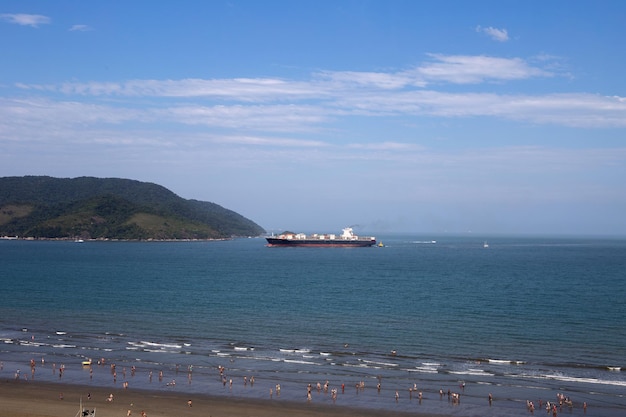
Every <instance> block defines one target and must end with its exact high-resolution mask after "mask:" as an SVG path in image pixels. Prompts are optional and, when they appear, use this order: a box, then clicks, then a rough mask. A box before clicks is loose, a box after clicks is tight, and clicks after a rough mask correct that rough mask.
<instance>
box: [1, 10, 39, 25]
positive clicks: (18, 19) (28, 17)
mask: <svg viewBox="0 0 626 417" xmlns="http://www.w3.org/2000/svg"><path fill="white" fill-rule="evenodd" d="M0 19H2V20H5V21H7V22H9V23H15V24H17V25H22V26H32V27H34V28H36V27H39V25H45V24H48V23H50V22H51V19H50V18H49V17H47V16H42V15H40V14H24V13H17V14H11V13H4V14H0Z"/></svg>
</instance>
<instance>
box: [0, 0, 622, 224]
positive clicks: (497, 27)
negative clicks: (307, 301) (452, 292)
mask: <svg viewBox="0 0 626 417" xmlns="http://www.w3.org/2000/svg"><path fill="white" fill-rule="evenodd" d="M625 42H626V2H624V1H621V0H616V1H609V0H604V1H603V0H598V1H591V0H590V1H584V0H578V1H571V0H554V1H542V0H524V1H515V0H510V1H480V0H476V1H447V0H443V1H434V0H433V1H427V0H424V1H413V0H407V1H400V0H387V1H367V0H362V1H349V0H343V1H342V0H335V1H325V0H321V1H319V0H318V1H304V0H303V1H277V0H265V1H247V0H245V1H243V0H242V1H240V0H226V1H221V0H214V1H190V0H189V1H185V0H183V1H176V2H173V1H169V2H167V1H163V2H155V1H140V0H137V1H116V0H107V1H103V0H94V1H67V0H57V1H30V0H19V1H18V0H15V1H14V0H3V1H1V2H0V54H1V55H0V176H22V175H49V176H53V177H64V178H67V177H72V178H73V177H80V176H95V177H103V178H104V177H116V178H129V179H134V180H139V181H147V182H152V183H156V184H159V185H162V186H164V187H166V188H168V189H170V190H171V191H173V192H174V193H176V194H178V195H179V196H181V197H183V198H187V199H197V200H202V201H211V202H214V203H217V204H219V205H221V206H223V207H226V208H228V209H231V210H234V211H236V212H238V213H240V214H242V215H243V216H245V217H247V218H249V219H251V220H253V221H255V222H256V223H258V224H259V225H261V226H262V227H264V228H265V229H266V230H268V231H270V232H271V231H274V232H280V231H284V230H293V231H298V232H299V231H304V232H320V233H337V232H340V230H341V229H342V228H343V227H346V226H354V228H355V231H357V233H360V234H364V235H367V234H372V233H387V232H410V233H420V234H424V235H428V234H433V235H435V234H446V233H448V234H471V235H475V236H484V235H497V234H541V235H613V236H625V235H626V76H625V75H624V74H626V53H624V44H625Z"/></svg>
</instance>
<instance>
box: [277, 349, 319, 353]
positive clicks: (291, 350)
mask: <svg viewBox="0 0 626 417" xmlns="http://www.w3.org/2000/svg"><path fill="white" fill-rule="evenodd" d="M278 350H279V351H280V352H282V353H311V349H278Z"/></svg>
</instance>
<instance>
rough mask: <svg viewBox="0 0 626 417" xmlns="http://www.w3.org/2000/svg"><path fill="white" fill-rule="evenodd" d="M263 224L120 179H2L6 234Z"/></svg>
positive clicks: (165, 231)
mask: <svg viewBox="0 0 626 417" xmlns="http://www.w3.org/2000/svg"><path fill="white" fill-rule="evenodd" d="M262 233H264V230H263V228H262V227H261V226H259V225H258V224H256V223H254V222H253V221H251V220H249V219H247V218H245V217H243V216H241V215H240V214H238V213H236V212H234V211H232V210H228V209H226V208H224V207H221V206H219V205H217V204H214V203H210V202H204V201H197V200H186V199H183V198H181V197H179V196H177V195H176V194H174V193H173V192H171V191H170V190H168V189H166V188H165V187H162V186H160V185H157V184H152V183H146V182H140V181H134V180H129V179H120V178H94V177H79V178H53V177H46V176H26V177H4V178H0V236H20V237H33V238H78V237H80V238H83V239H85V238H87V239H96V238H107V239H222V238H228V237H233V236H258V235H260V234H262Z"/></svg>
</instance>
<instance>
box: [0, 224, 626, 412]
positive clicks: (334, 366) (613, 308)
mask: <svg viewBox="0 0 626 417" xmlns="http://www.w3.org/2000/svg"><path fill="white" fill-rule="evenodd" d="M378 238H379V240H382V241H383V242H384V244H385V246H384V247H381V248H379V247H371V248H280V247H275V248H269V247H266V246H265V240H264V239H260V238H251V239H234V240H226V241H210V242H206V241H205V242H92V241H87V242H84V243H77V242H70V241H21V240H1V241H0V285H1V287H0V288H1V290H0V361H1V362H2V363H1V364H0V365H1V366H0V368H1V369H0V378H1V379H4V380H7V379H13V378H16V377H17V378H19V379H23V380H31V379H32V378H34V379H35V380H39V381H48V382H55V383H59V384H65V383H77V384H84V385H86V386H87V389H88V386H90V385H94V386H103V387H111V388H112V389H113V388H122V387H123V385H124V384H125V383H127V384H128V389H151V390H156V391H179V392H189V393H206V394H210V395H216V396H230V397H233V398H259V399H267V400H271V401H301V402H303V403H306V401H307V385H308V384H311V385H312V395H311V402H313V403H320V404H321V403H328V404H333V403H334V406H336V407H342V406H354V407H363V408H368V409H380V410H397V411H422V412H428V413H435V414H437V413H439V414H447V415H455V416H502V415H507V416H518V415H519V416H523V415H528V413H529V412H528V410H527V401H532V402H533V403H534V404H535V407H537V408H539V404H540V401H541V404H542V405H541V407H542V408H544V407H545V405H544V404H545V402H546V401H551V402H555V400H556V399H557V395H558V394H563V395H564V396H565V397H568V398H570V399H571V401H572V407H571V408H570V407H569V406H567V405H564V406H563V407H562V410H559V411H560V413H565V414H568V415H572V416H583V415H589V416H597V417H612V416H623V415H626V372H625V367H626V301H625V300H626V282H625V278H626V240H624V239H603V238H569V237H566V238H548V237H488V238H483V237H476V236H469V235H468V236H462V237H458V236H447V235H440V236H431V235H428V236H424V235H421V236H420V235H414V236H412V235H388V236H378ZM485 240H488V243H489V245H488V247H484V245H483V242H484V241H485ZM89 359H91V360H92V366H91V367H89V366H82V365H81V362H82V361H86V360H89ZM31 360H33V361H34V368H32V369H31V365H30V362H31ZM112 364H115V374H114V373H113V372H114V371H113V369H112V367H111V365H112ZM219 367H223V374H222V375H220V372H219V371H218V368H219ZM60 368H63V369H64V372H63V373H62V374H60V372H59V369H60ZM18 370H19V373H18ZM252 378H254V381H252ZM231 380H232V385H231V382H230V381H231ZM326 381H328V391H327V392H326V391H325V389H324V385H325V384H326ZM318 383H319V384H320V387H321V388H320V389H319V390H318V385H317V384H318ZM379 383H380V389H379V388H378V387H377V385H378V384H379ZM277 385H280V393H278V392H277ZM333 389H336V390H337V393H338V394H337V396H336V398H333V395H331V392H332V390H333ZM270 390H271V394H270ZM440 390H443V393H444V394H443V395H440ZM448 390H450V392H451V393H459V394H460V401H459V402H456V401H453V400H452V399H451V398H449V397H448ZM396 391H397V392H398V396H399V397H398V398H397V399H396V398H395V396H396V395H395V393H396ZM420 392H421V393H422V394H421V397H422V398H421V400H420V398H419V393H420ZM489 394H491V395H492V396H493V402H492V403H491V404H490V403H489V401H488V396H489ZM583 403H587V406H588V408H587V410H586V411H585V410H584V409H583Z"/></svg>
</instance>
